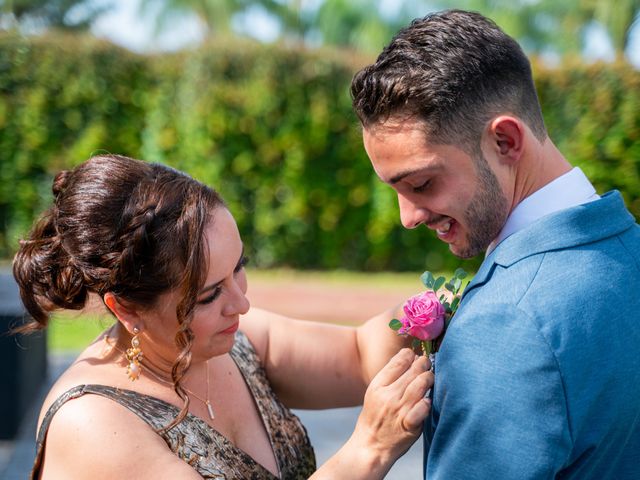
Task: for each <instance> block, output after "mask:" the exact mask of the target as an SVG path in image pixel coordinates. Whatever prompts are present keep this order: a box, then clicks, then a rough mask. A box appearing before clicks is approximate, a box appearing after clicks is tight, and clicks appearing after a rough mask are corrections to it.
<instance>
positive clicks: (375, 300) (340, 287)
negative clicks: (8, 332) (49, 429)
mask: <svg viewBox="0 0 640 480" xmlns="http://www.w3.org/2000/svg"><path fill="white" fill-rule="evenodd" d="M419 289H420V285H419V283H418V282H417V281H416V283H415V284H412V283H407V282H403V283H402V284H396V285H388V284H385V283H384V282H366V284H365V285H363V286H354V285H353V284H351V283H348V284H347V283H345V282H344V281H343V280H340V279H336V280H335V281H328V282H327V281H324V282H321V281H319V280H313V279H311V280H309V279H305V280H300V279H296V278H294V277H291V276H285V277H284V278H276V279H267V278H261V277H257V278H254V279H251V281H250V288H249V292H248V297H249V299H250V301H251V303H252V305H254V306H259V307H263V308H268V309H270V310H273V311H276V312H279V313H283V314H286V315H291V316H294V317H297V318H305V319H309V320H325V321H332V322H340V323H349V324H358V323H360V322H362V321H363V320H365V319H367V318H369V317H371V316H373V315H375V314H377V313H379V312H381V311H383V310H385V309H387V308H389V307H391V306H394V305H397V304H399V303H401V302H402V301H403V300H405V299H406V298H407V297H408V296H410V295H412V294H414V293H416V292H417V291H418V290H419ZM70 361H71V358H70V357H69V356H60V355H56V356H51V357H50V364H51V368H50V372H51V375H50V378H49V382H48V383H49V384H50V383H51V382H52V381H53V380H54V378H55V377H57V375H59V374H60V372H61V371H62V370H64V368H65V367H66V365H68V363H69V362H70ZM47 390H48V385H43V391H42V395H44V393H45V392H46V391H47ZM41 401H42V400H41V399H40V400H38V401H37V402H36V404H37V405H39V404H40V403H41ZM37 410H38V407H37V406H36V405H34V407H33V409H32V413H31V414H30V415H28V418H27V419H25V421H24V423H23V425H22V427H21V431H20V434H19V436H18V438H17V439H16V440H15V441H13V442H0V479H6V480H21V479H24V478H27V476H28V472H29V469H30V466H31V462H32V461H33V454H34V441H33V439H34V437H35V422H36V416H37ZM296 413H297V414H298V415H299V416H300V418H301V419H302V421H303V423H304V424H305V426H306V427H307V430H308V432H309V436H310V437H311V441H312V443H313V445H314V448H315V451H316V456H317V459H318V463H319V464H321V463H323V462H324V461H325V460H326V459H327V458H329V457H330V456H331V455H332V454H333V453H335V451H337V450H338V448H339V447H340V446H341V445H342V444H343V443H344V442H345V441H346V440H347V438H348V437H349V435H350V434H351V431H352V429H353V426H354V425H355V422H356V419H357V416H358V413H359V408H347V409H335V410H324V411H316V412H311V411H296ZM421 449H422V442H421V441H418V442H417V443H416V444H415V445H414V446H413V448H412V449H411V450H410V451H409V452H408V453H407V454H406V455H405V456H404V457H403V458H402V459H400V460H399V461H398V462H397V463H396V465H394V467H393V469H392V470H391V472H390V473H389V475H387V477H386V478H387V479H390V480H405V479H414V478H415V479H418V478H420V477H421V472H422V451H421Z"/></svg>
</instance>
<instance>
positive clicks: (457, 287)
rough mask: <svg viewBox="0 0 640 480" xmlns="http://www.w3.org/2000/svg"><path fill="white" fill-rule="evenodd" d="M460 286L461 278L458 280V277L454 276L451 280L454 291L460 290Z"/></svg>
mask: <svg viewBox="0 0 640 480" xmlns="http://www.w3.org/2000/svg"><path fill="white" fill-rule="evenodd" d="M461 286H462V280H460V279H459V278H456V279H455V280H454V281H453V288H455V290H456V291H455V293H458V291H459V290H460V287H461Z"/></svg>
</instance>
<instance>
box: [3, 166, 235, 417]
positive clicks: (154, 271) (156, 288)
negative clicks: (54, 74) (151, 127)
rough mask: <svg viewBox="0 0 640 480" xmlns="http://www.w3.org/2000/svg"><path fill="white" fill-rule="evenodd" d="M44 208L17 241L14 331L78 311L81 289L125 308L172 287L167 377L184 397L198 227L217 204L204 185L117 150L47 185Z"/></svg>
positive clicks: (198, 263)
mask: <svg viewBox="0 0 640 480" xmlns="http://www.w3.org/2000/svg"><path fill="white" fill-rule="evenodd" d="M52 189H53V195H54V203H53V205H52V206H51V207H50V208H49V209H48V210H47V211H46V212H44V214H43V215H42V218H40V220H38V221H37V222H36V224H35V225H34V227H33V229H32V231H31V233H30V235H29V238H28V240H26V241H22V242H21V244H20V248H19V250H18V253H17V254H16V256H15V258H14V262H13V275H14V277H15V278H16V281H17V283H18V286H19V287H20V296H21V297H22V301H23V303H24V305H25V307H26V309H27V311H28V313H29V314H30V315H31V317H32V320H31V321H30V322H28V323H27V324H25V325H24V326H22V327H20V328H18V329H17V331H20V332H29V331H34V330H38V329H42V328H44V327H46V325H47V323H48V320H49V314H50V312H52V311H54V310H56V309H76V310H78V309H82V308H83V307H84V306H85V303H86V301H87V298H88V294H89V293H90V292H94V293H96V294H98V295H100V296H101V297H102V296H103V295H104V294H105V293H107V292H111V293H113V294H114V295H115V296H116V297H118V298H119V299H121V300H124V301H125V302H129V303H130V304H133V305H135V306H138V307H141V308H145V307H151V306H152V305H154V302H155V301H156V300H157V298H158V296H159V295H160V294H162V293H165V292H167V291H169V290H173V289H178V291H179V292H180V294H181V299H180V301H179V303H178V306H177V308H176V315H177V318H178V323H179V325H180V327H179V329H178V332H177V333H176V337H175V342H176V345H177V346H178V347H179V349H180V354H179V355H178V358H177V359H176V361H175V363H174V365H173V369H172V378H173V382H174V390H175V391H176V393H177V394H178V395H179V396H180V397H181V398H182V399H183V400H184V401H185V407H184V408H183V412H181V415H179V417H178V418H177V419H176V420H175V421H174V422H172V424H171V425H170V426H168V427H167V428H171V427H172V426H173V425H175V424H176V423H177V422H178V421H180V420H181V419H182V418H183V417H184V415H185V414H186V410H187V408H188V402H189V401H188V396H187V395H186V394H185V392H184V391H183V389H182V388H181V387H180V378H182V376H183V375H184V373H185V371H186V370H187V369H188V368H189V365H190V363H191V353H190V350H191V345H192V343H193V334H192V332H191V329H190V327H189V325H190V321H191V316H192V313H193V310H194V308H195V303H196V298H197V294H198V292H199V291H200V290H201V288H202V286H203V285H204V282H205V280H206V275H207V271H206V265H207V259H206V255H207V252H206V246H205V243H204V231H205V228H206V226H207V224H208V223H209V222H210V220H211V215H212V214H213V212H214V210H215V208H217V207H219V206H224V203H223V201H222V199H221V198H220V196H219V195H218V194H217V193H216V192H215V191H213V190H212V189H211V188H209V187H207V186H206V185H204V184H202V183H200V182H198V181H196V180H194V179H193V178H191V177H189V176H188V175H186V174H184V173H181V172H178V171H176V170H173V169H171V168H169V167H167V166H164V165H159V164H153V163H147V162H143V161H140V160H134V159H131V158H127V157H124V156H120V155H99V156H95V157H92V158H91V159H89V160H88V161H86V162H84V163H83V164H81V165H79V166H77V167H76V168H74V169H73V170H71V171H62V172H60V173H59V174H58V175H57V176H56V177H55V180H54V182H53V188H52Z"/></svg>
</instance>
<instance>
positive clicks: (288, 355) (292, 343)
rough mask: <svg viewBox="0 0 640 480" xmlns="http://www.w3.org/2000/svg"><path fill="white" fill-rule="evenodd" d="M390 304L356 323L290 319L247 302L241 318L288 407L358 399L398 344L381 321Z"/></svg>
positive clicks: (342, 403) (322, 405)
mask: <svg viewBox="0 0 640 480" xmlns="http://www.w3.org/2000/svg"><path fill="white" fill-rule="evenodd" d="M394 313H395V309H393V310H389V311H387V312H384V313H382V314H380V315H377V316H376V317H373V318H371V319H370V320H368V321H367V322H366V323H364V324H363V325H361V326H359V327H357V328H356V327H345V326H338V325H332V324H328V323H321V322H309V321H303V320H296V319H292V318H289V317H285V316H282V315H278V314H274V313H270V312H267V311H265V310H261V309H257V308H252V309H251V311H249V313H248V314H247V315H245V316H243V317H242V318H241V324H240V328H241V329H242V330H243V331H244V332H245V333H246V334H247V335H248V337H249V339H250V340H251V342H252V343H253V345H254V346H255V347H256V350H257V351H258V355H259V356H260V357H261V359H262V361H263V362H264V365H265V369H266V372H267V376H268V377H269V381H270V382H271V385H272V386H273V388H274V390H275V392H276V393H277V395H278V396H279V397H280V399H281V400H282V401H283V402H284V403H285V404H286V405H287V406H289V407H292V408H309V409H320V408H333V407H344V406H352V405H359V404H361V403H362V399H363V396H364V392H365V390H366V388H367V385H368V384H369V382H370V381H371V379H372V378H373V377H374V375H375V374H376V373H377V372H378V371H379V370H380V369H381V368H382V366H384V365H385V364H386V363H387V362H388V360H389V359H390V358H391V357H392V356H393V355H394V354H395V353H397V352H398V351H399V350H400V349H401V348H402V347H403V346H406V339H404V338H402V337H398V336H397V335H396V334H395V333H394V332H393V331H391V329H389V327H388V326H387V325H388V323H389V321H390V320H391V318H393V317H394Z"/></svg>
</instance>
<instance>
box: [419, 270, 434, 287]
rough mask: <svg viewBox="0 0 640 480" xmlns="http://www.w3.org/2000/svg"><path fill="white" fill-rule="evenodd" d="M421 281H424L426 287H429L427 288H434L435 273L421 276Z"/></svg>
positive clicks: (425, 273) (426, 273)
mask: <svg viewBox="0 0 640 480" xmlns="http://www.w3.org/2000/svg"><path fill="white" fill-rule="evenodd" d="M420 280H421V281H422V283H423V284H424V286H425V287H427V288H433V284H434V282H435V281H436V279H435V278H434V276H433V273H431V272H424V273H423V274H422V275H421V276H420Z"/></svg>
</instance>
